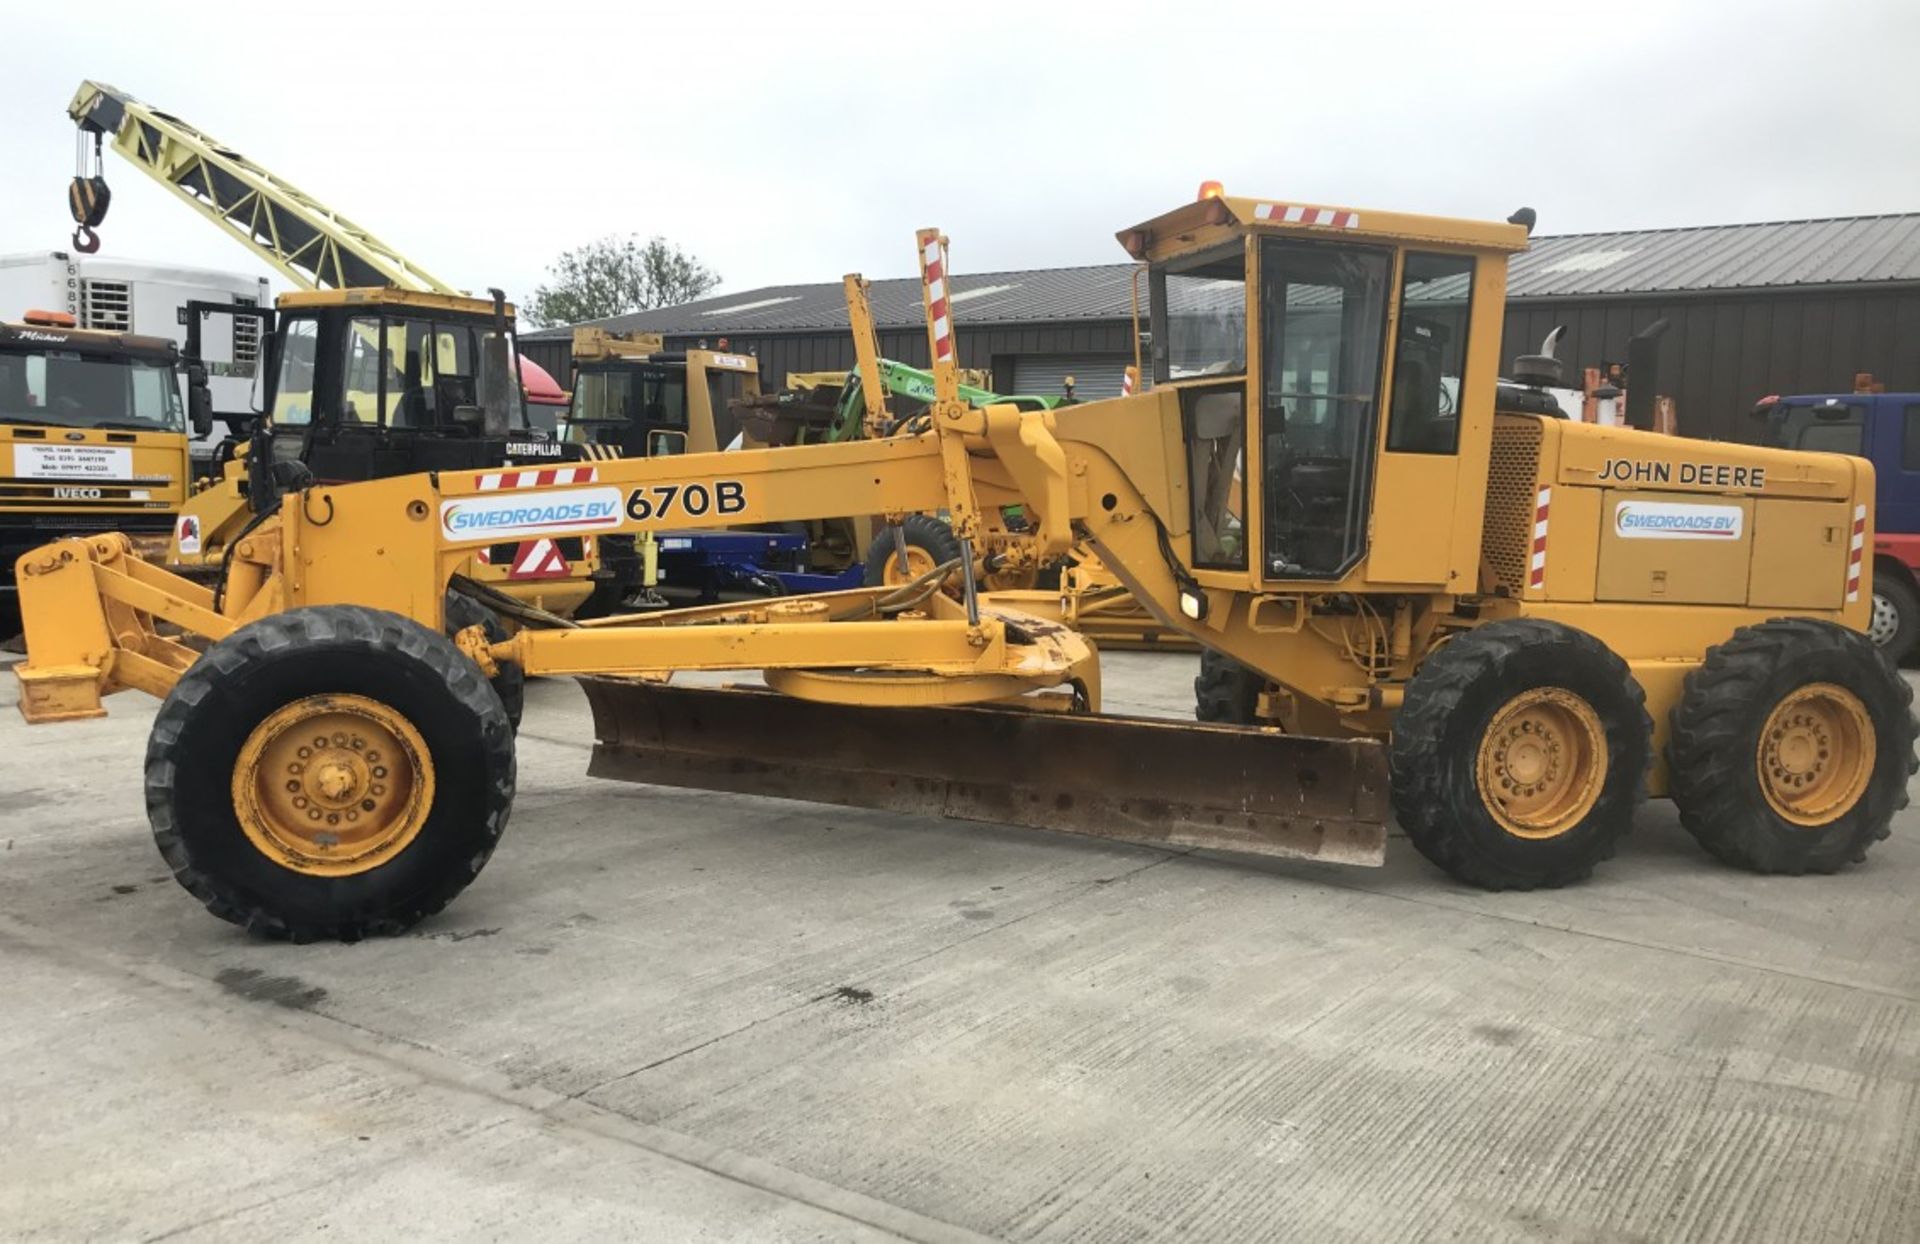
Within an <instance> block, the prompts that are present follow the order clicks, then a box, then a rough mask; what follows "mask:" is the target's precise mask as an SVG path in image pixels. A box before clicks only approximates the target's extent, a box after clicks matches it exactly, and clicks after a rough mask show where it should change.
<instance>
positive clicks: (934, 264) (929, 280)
mask: <svg viewBox="0 0 1920 1244" xmlns="http://www.w3.org/2000/svg"><path fill="white" fill-rule="evenodd" d="M920 262H921V266H922V270H923V272H924V274H925V275H924V276H923V278H922V279H923V280H925V281H926V284H927V316H928V318H929V319H930V320H931V321H932V323H933V361H934V362H936V363H951V362H952V361H953V316H952V315H951V314H950V309H949V307H948V305H947V265H946V260H945V259H943V258H942V257H941V254H940V237H939V234H938V233H937V232H936V233H935V234H934V236H932V237H930V238H928V239H927V240H926V243H925V245H924V246H923V247H922V249H921V252H920Z"/></svg>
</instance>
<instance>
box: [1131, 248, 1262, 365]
mask: <svg viewBox="0 0 1920 1244" xmlns="http://www.w3.org/2000/svg"><path fill="white" fill-rule="evenodd" d="M1149 291H1150V293H1149V297H1150V299H1151V302H1152V311H1153V324H1154V333H1153V375H1154V379H1155V380H1161V381H1165V380H1192V379H1195V378H1198V377H1210V376H1243V375H1245V374H1246V371H1247V256H1246V250H1245V248H1244V247H1243V246H1242V244H1240V243H1238V242H1236V243H1234V244H1233V245H1232V246H1230V247H1224V248H1222V249H1220V250H1214V251H1208V252H1206V253H1205V254H1201V255H1195V256H1191V257H1189V258H1185V259H1180V260H1176V261H1174V262H1173V263H1170V264H1167V265H1164V266H1161V267H1156V268H1155V269H1154V270H1153V272H1152V275H1151V277H1150V280H1149Z"/></svg>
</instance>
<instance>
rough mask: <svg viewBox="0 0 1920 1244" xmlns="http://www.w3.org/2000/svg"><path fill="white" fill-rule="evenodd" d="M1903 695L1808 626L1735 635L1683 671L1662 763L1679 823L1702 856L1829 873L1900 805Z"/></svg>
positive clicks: (1866, 646)
mask: <svg viewBox="0 0 1920 1244" xmlns="http://www.w3.org/2000/svg"><path fill="white" fill-rule="evenodd" d="M1912 703H1913V688H1912V687H1910V686H1909V685H1908V684H1907V680H1906V679H1905V678H1903V677H1901V676H1900V674H1899V673H1898V671H1896V670H1895V669H1894V668H1893V667H1892V666H1891V665H1890V664H1889V663H1888V662H1887V660H1886V658H1885V657H1884V656H1883V655H1882V654H1881V652H1880V651H1877V650H1876V649H1875V647H1874V645H1873V643H1872V642H1871V641H1870V640H1868V639H1867V638H1866V637H1865V636H1863V635H1861V634H1859V633H1858V632H1856V631H1852V630H1849V629H1847V628H1846V627H1843V626H1836V625H1834V624H1833V623H1830V622H1821V621H1816V620H1814V619H1811V618H1782V619H1778V620H1776V621H1772V622H1765V623H1762V624H1760V625H1759V626H1748V627H1742V628H1741V629H1740V630H1738V631H1736V632H1734V635H1733V638H1731V639H1729V640H1727V641H1726V642H1725V643H1723V644H1718V645H1716V646H1715V647H1713V648H1711V649H1709V650H1708V652H1707V659H1706V660H1705V661H1704V662H1703V663H1702V664H1701V665H1700V668H1698V669H1696V670H1694V671H1693V672H1692V673H1690V674H1688V675H1687V682H1686V690H1685V691H1684V693H1683V694H1682V695H1681V697H1680V703H1679V704H1678V705H1677V706H1675V708H1674V710H1673V730H1672V737H1671V739H1670V740H1669V742H1668V744H1667V766H1668V768H1669V769H1671V770H1672V773H1673V779H1672V784H1673V801H1674V803H1675V804H1676V805H1678V807H1679V809H1680V823H1681V824H1682V825H1684V826H1686V828H1687V832H1688V833H1690V834H1692V835H1693V836H1694V838H1695V839H1696V840H1697V841H1698V842H1699V843H1700V845H1701V846H1703V847H1705V848H1706V849H1707V851H1708V852H1709V853H1710V854H1712V855H1713V856H1714V857H1715V858H1716V859H1719V860H1721V861H1723V862H1725V863H1728V864H1733V865H1735V866H1737V867H1740V868H1747V869H1751V870H1753V871H1754V872H1761V873H1809V872H1811V873H1830V872H1834V871H1836V870H1837V869H1839V868H1840V867H1842V866H1843V865H1845V864H1848V863H1858V862H1860V861H1862V860H1864V859H1865V858H1866V855H1867V849H1868V848H1869V847H1871V846H1872V845H1873V844H1874V843H1876V842H1878V841H1879V840H1880V839H1882V838H1885V837H1886V836H1887V834H1888V832H1889V831H1890V829H1891V826H1892V822H1893V814H1894V813H1895V812H1897V811H1899V810H1900V809H1901V808H1904V807H1906V806H1907V776H1908V774H1910V773H1912V772H1913V771H1914V767H1915V761H1914V755H1913V743H1914V735H1915V723H1914V720H1913V712H1912V707H1911V706H1912Z"/></svg>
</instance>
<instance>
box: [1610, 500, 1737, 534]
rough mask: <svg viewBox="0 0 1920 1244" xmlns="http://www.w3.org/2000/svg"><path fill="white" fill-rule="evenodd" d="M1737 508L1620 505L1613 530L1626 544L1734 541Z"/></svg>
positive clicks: (1663, 503) (1652, 503)
mask: <svg viewBox="0 0 1920 1244" xmlns="http://www.w3.org/2000/svg"><path fill="white" fill-rule="evenodd" d="M1741 517H1742V511H1741V509H1740V507H1739V506H1737V505H1691V504H1683V503H1680V502H1672V501H1622V502H1620V503H1619V505H1617V506H1615V507H1614V511H1613V530H1614V532H1615V534H1617V535H1619V536H1622V537H1624V538H1626V539H1628V540H1738V539H1739V538H1740V520H1741Z"/></svg>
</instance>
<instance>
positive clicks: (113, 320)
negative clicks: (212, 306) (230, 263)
mask: <svg viewBox="0 0 1920 1244" xmlns="http://www.w3.org/2000/svg"><path fill="white" fill-rule="evenodd" d="M189 300H192V301H196V302H220V303H237V304H240V305H244V306H260V307H268V306H272V305H273V299H272V295H271V292H270V291H269V289H268V287H267V280H266V278H265V277H254V276H247V275H245V274H244V273H239V272H227V271H222V270H220V269H216V268H187V267H182V266H180V265H178V264H161V263H147V262H144V261H141V260H136V259H102V258H100V257H98V256H94V255H80V254H75V253H71V252H68V251H30V252H26V253H23V254H13V255H0V319H8V320H18V319H19V318H20V317H21V315H22V314H24V313H25V312H27V311H33V310H40V311H64V312H66V313H67V314H68V315H71V316H73V318H74V319H75V320H76V321H77V322H78V324H79V326H80V327H81V328H98V329H105V330H107V331H110V332H127V333H144V334H147V335H149V336H154V337H171V338H173V340H174V341H176V342H178V343H179V344H180V345H181V347H182V348H185V346H186V343H187V325H186V320H185V308H186V304H187V302H188V301H189ZM261 344H262V343H261V341H260V334H259V321H257V320H254V319H251V318H242V317H236V316H231V315H214V316H208V317H207V318H206V319H205V320H204V321H203V322H202V324H201V340H200V347H201V355H202V357H203V358H204V359H205V361H206V364H207V377H208V384H209V386H210V387H211V388H212V390H213V408H214V409H215V410H216V411H243V410H248V409H250V408H251V407H252V405H253V403H254V400H255V398H254V392H255V390H254V376H255V373H256V371H257V370H258V368H259V365H260V353H261ZM185 401H186V394H185V393H182V394H181V402H182V403H183V405H184V403H185ZM224 435H226V429H225V428H224V427H223V426H221V425H220V424H218V423H216V424H215V425H214V430H213V434H212V435H211V436H210V437H207V438H203V439H200V440H196V441H194V442H193V445H192V450H193V453H194V455H195V456H196V457H200V458H205V457H209V456H211V455H212V453H213V448H214V446H215V445H216V444H218V443H219V440H220V438H221V437H222V436H224Z"/></svg>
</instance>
